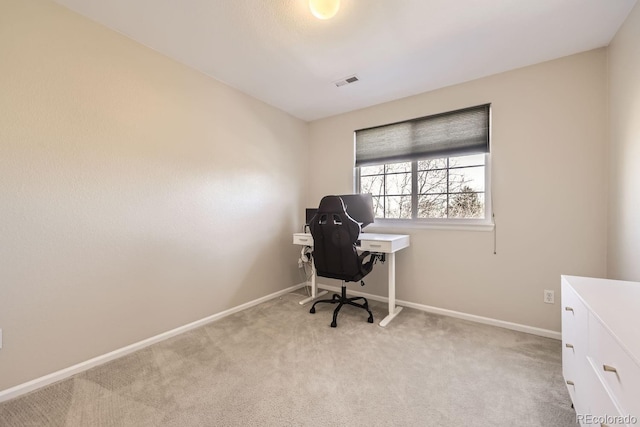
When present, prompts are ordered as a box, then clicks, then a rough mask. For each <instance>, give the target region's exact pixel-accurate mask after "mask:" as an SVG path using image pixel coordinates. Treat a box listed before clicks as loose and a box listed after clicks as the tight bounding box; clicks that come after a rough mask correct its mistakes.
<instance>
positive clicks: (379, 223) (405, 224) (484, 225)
mask: <svg viewBox="0 0 640 427" xmlns="http://www.w3.org/2000/svg"><path fill="white" fill-rule="evenodd" d="M390 228H393V229H401V228H402V229H423V230H455V231H459V230H461V231H493V229H494V228H495V224H494V223H492V222H469V221H447V222H435V221H411V220H393V219H377V220H376V221H375V222H374V223H373V224H369V225H368V226H367V227H366V228H365V230H364V231H363V232H364V233H374V232H375V231H376V230H382V229H390Z"/></svg>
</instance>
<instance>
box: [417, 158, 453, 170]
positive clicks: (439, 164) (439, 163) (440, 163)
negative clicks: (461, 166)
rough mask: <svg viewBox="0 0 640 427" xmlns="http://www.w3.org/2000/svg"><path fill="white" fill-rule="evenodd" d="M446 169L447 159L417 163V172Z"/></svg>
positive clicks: (426, 160)
mask: <svg viewBox="0 0 640 427" xmlns="http://www.w3.org/2000/svg"><path fill="white" fill-rule="evenodd" d="M446 167H447V159H446V158H444V159H425V160H419V161H418V170H426V169H444V168H446Z"/></svg>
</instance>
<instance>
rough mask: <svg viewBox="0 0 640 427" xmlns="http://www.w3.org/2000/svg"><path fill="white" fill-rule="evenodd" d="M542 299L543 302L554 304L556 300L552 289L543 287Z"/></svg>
mask: <svg viewBox="0 0 640 427" xmlns="http://www.w3.org/2000/svg"><path fill="white" fill-rule="evenodd" d="M543 301H544V302H545V304H555V302H556V301H555V297H554V294H553V291H550V290H548V289H545V290H544V298H543Z"/></svg>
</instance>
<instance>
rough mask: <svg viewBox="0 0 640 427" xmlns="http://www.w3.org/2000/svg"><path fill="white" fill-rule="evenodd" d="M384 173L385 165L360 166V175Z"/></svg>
mask: <svg viewBox="0 0 640 427" xmlns="http://www.w3.org/2000/svg"><path fill="white" fill-rule="evenodd" d="M383 173H384V165H375V166H362V167H361V168H360V176H365V175H381V174H383Z"/></svg>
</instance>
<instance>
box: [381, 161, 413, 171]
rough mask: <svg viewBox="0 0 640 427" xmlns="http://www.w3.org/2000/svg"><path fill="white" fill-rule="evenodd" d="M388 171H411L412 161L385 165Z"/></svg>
mask: <svg viewBox="0 0 640 427" xmlns="http://www.w3.org/2000/svg"><path fill="white" fill-rule="evenodd" d="M385 169H386V173H394V172H411V162H402V163H391V164H387V165H385Z"/></svg>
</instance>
